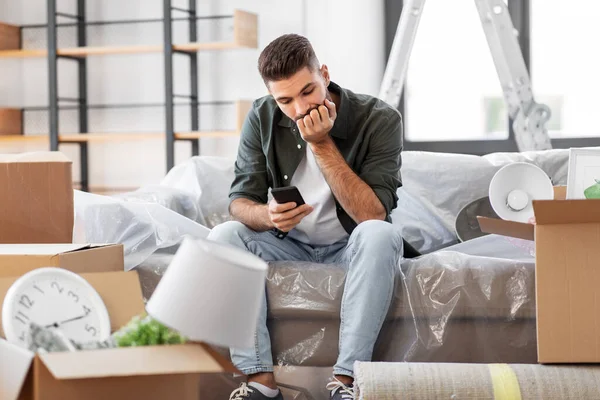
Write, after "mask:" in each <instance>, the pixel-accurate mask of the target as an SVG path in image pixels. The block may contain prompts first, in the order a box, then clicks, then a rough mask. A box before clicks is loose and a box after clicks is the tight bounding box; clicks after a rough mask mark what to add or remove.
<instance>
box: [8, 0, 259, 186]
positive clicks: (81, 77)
mask: <svg viewBox="0 0 600 400" xmlns="http://www.w3.org/2000/svg"><path fill="white" fill-rule="evenodd" d="M85 2H86V0H77V2H76V12H75V13H73V14H70V13H65V12H62V10H58V9H57V0H47V23H46V24H32V25H23V26H20V27H19V31H20V32H21V36H22V33H23V30H25V29H44V30H46V31H47V48H46V49H16V50H15V49H13V48H9V49H8V50H6V51H4V50H0V57H9V58H13V57H45V56H46V57H47V66H48V106H37V107H25V108H22V109H21V113H22V118H21V120H22V125H21V126H23V125H24V121H25V118H24V116H23V115H24V114H25V113H26V112H35V111H46V110H47V111H48V139H49V147H50V150H52V151H57V150H59V147H60V146H61V145H64V144H74V145H77V146H79V152H80V174H81V189H82V190H84V191H89V187H90V182H89V156H88V146H89V143H90V142H91V141H93V140H107V139H106V138H107V136H111V138H110V139H108V140H119V137H125V136H127V138H134V137H135V133H134V132H128V133H122V134H120V133H114V134H113V133H108V134H103V133H90V132H89V123H88V121H89V111H90V110H93V109H108V108H113V109H114V108H142V107H162V108H164V111H165V129H164V132H151V133H143V134H141V135H140V136H139V138H142V136H143V137H149V136H151V137H164V139H165V143H166V168H167V171H168V170H170V169H171V168H172V167H173V166H174V164H175V142H176V141H185V142H190V144H191V155H193V156H195V155H199V154H200V143H199V139H200V138H201V137H205V136H231V135H232V134H234V133H235V132H236V131H216V132H200V131H199V126H200V112H199V107H200V105H207V104H211V105H224V104H236V108H237V126H236V130H237V131H239V127H240V114H241V113H243V112H244V107H248V104H247V102H244V101H239V100H238V101H235V102H234V101H229V102H226V101H214V102H200V101H199V88H198V86H199V83H198V53H197V52H198V51H200V50H218V49H233V48H256V47H257V23H258V18H257V16H256V15H255V14H252V13H247V12H243V11H238V10H236V11H235V12H234V14H233V15H214V16H202V17H201V16H198V14H197V9H196V1H195V0H188V8H186V9H184V8H180V7H174V6H173V5H172V1H171V0H162V6H163V16H162V18H146V19H123V20H114V21H88V20H87V18H86V4H85ZM174 13H183V14H184V15H185V16H183V17H180V16H174V15H173V14H174ZM59 18H67V19H69V20H70V21H68V22H58V19H59ZM215 19H233V21H234V24H233V26H234V38H233V40H232V41H230V42H217V43H199V42H198V31H197V21H198V20H215ZM174 21H185V22H187V23H188V40H189V43H185V44H174V43H173V22H174ZM140 23H161V24H162V26H163V39H164V40H163V44H162V45H156V46H155V45H147V46H135V45H133V46H102V47H87V46H88V32H87V27H89V26H99V25H116V24H140ZM60 28H76V35H77V37H76V39H77V41H76V42H77V47H75V48H63V47H62V46H59V45H58V33H59V30H60ZM13 29H16V27H13ZM19 47H20V45H19ZM134 53H162V54H163V61H164V85H165V86H164V89H165V90H164V92H165V102H164V103H139V104H89V99H88V86H87V63H88V60H87V56H90V55H107V54H134ZM175 55H178V56H179V55H181V56H184V57H187V58H188V59H189V62H190V86H189V93H174V91H173V87H174V85H173V83H174V76H173V60H174V57H175ZM62 60H66V61H68V62H75V63H76V64H77V74H78V89H77V95H76V97H65V96H61V94H60V93H61V92H60V84H59V79H58V69H59V64H61V63H59V61H61V62H62ZM175 99H185V101H183V100H182V101H178V102H176V101H175ZM181 106H186V107H190V118H191V120H190V125H189V126H190V132H175V108H176V107H181ZM62 110H76V111H77V119H78V128H77V132H76V133H74V134H67V135H63V134H60V129H59V127H60V120H59V118H60V111H62ZM21 133H22V134H23V133H24V132H21ZM79 135H81V137H79ZM155 135H156V136H155ZM38 138H40V139H42V138H43V137H42V136H41V135H39V136H38ZM135 139H138V137H135Z"/></svg>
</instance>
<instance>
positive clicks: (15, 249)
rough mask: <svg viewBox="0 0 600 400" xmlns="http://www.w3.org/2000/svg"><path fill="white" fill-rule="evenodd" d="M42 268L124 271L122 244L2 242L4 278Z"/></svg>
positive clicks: (0, 259)
mask: <svg viewBox="0 0 600 400" xmlns="http://www.w3.org/2000/svg"><path fill="white" fill-rule="evenodd" d="M42 267H59V268H64V269H68V270H69V271H73V272H76V273H78V274H81V273H86V272H100V271H102V272H109V271H123V270H124V269H125V266H124V259H123V245H122V244H74V243H70V244H69V243H65V244H45V243H38V244H0V277H3V276H7V277H8V276H20V275H23V274H24V273H26V272H29V271H31V270H34V269H36V268H42Z"/></svg>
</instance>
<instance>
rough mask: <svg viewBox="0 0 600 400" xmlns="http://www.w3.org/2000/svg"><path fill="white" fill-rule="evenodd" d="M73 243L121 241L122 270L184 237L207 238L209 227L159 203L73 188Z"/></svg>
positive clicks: (133, 265) (175, 243)
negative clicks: (131, 199)
mask: <svg viewBox="0 0 600 400" xmlns="http://www.w3.org/2000/svg"><path fill="white" fill-rule="evenodd" d="M74 203H75V223H74V227H73V242H74V243H98V244H99V243H122V244H123V247H124V253H125V270H127V271H128V270H130V269H132V268H133V267H135V266H136V265H139V264H140V263H142V262H143V261H144V260H146V259H147V258H148V257H149V256H150V255H152V254H153V253H154V252H156V251H157V250H159V249H165V248H168V247H171V246H175V245H177V244H179V243H181V241H182V240H183V239H184V238H185V237H186V236H190V237H193V238H206V236H208V233H209V232H210V230H209V229H208V228H206V227H204V226H202V225H200V224H199V223H197V222H194V221H192V220H191V219H189V218H186V217H185V216H183V215H180V214H178V213H176V212H175V211H172V210H169V209H168V208H165V207H164V206H162V205H160V204H158V203H149V202H144V201H125V200H123V199H119V198H113V197H107V196H100V195H95V194H90V193H85V192H80V191H75V201H74Z"/></svg>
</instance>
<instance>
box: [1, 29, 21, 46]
mask: <svg viewBox="0 0 600 400" xmlns="http://www.w3.org/2000/svg"><path fill="white" fill-rule="evenodd" d="M19 49H21V29H20V28H19V27H18V26H16V25H9V24H3V23H0V50H19Z"/></svg>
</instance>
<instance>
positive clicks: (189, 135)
mask: <svg viewBox="0 0 600 400" xmlns="http://www.w3.org/2000/svg"><path fill="white" fill-rule="evenodd" d="M239 134H240V132H239V131H196V132H193V131H192V132H177V133H175V138H176V139H181V140H186V139H201V138H207V137H227V136H239ZM58 138H59V140H60V142H61V143H90V142H115V141H119V142H120V141H137V140H148V139H164V138H165V134H164V133H163V132H126V133H120V132H115V133H69V134H64V135H59V137H58ZM48 141H49V138H48V136H47V135H0V143H30V142H48Z"/></svg>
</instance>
